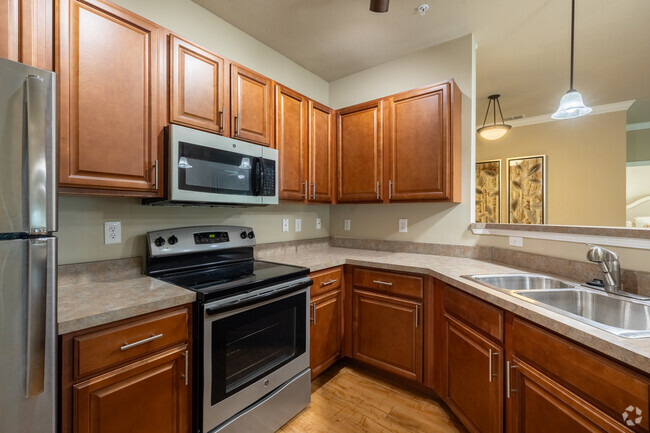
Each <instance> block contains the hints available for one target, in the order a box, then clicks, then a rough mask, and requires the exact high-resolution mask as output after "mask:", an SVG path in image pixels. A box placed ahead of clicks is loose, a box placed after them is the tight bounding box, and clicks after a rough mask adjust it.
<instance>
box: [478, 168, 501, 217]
mask: <svg viewBox="0 0 650 433" xmlns="http://www.w3.org/2000/svg"><path fill="white" fill-rule="evenodd" d="M476 222H477V223H500V222H501V160H500V159H495V160H491V161H480V162H477V163H476Z"/></svg>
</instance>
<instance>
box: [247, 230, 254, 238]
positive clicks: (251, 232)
mask: <svg viewBox="0 0 650 433" xmlns="http://www.w3.org/2000/svg"><path fill="white" fill-rule="evenodd" d="M254 237H255V233H253V231H252V230H251V231H250V232H248V239H253V238H254Z"/></svg>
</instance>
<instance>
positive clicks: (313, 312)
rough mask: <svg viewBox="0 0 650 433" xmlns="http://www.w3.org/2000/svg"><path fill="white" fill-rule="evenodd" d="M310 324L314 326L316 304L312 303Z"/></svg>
mask: <svg viewBox="0 0 650 433" xmlns="http://www.w3.org/2000/svg"><path fill="white" fill-rule="evenodd" d="M310 307H311V323H312V325H315V324H316V303H315V302H312V303H311V305H310Z"/></svg>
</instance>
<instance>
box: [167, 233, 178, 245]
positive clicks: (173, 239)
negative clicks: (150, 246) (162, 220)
mask: <svg viewBox="0 0 650 433" xmlns="http://www.w3.org/2000/svg"><path fill="white" fill-rule="evenodd" d="M167 242H169V245H176V244H177V243H178V238H177V237H176V236H174V235H171V236H170V237H169V239H167Z"/></svg>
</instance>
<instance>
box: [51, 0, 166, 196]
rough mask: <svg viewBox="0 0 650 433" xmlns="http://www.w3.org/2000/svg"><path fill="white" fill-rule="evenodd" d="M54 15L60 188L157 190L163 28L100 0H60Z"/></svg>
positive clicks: (136, 192) (129, 192)
mask: <svg viewBox="0 0 650 433" xmlns="http://www.w3.org/2000/svg"><path fill="white" fill-rule="evenodd" d="M58 22H59V29H58V34H59V54H58V71H57V72H59V111H60V130H59V133H60V171H59V180H60V185H61V186H62V187H63V188H62V190H64V191H65V190H67V191H68V192H70V191H75V190H71V189H66V188H65V187H76V188H77V190H76V191H80V190H79V189H78V188H85V190H83V191H82V192H92V193H100V194H102V193H105V194H116V195H138V196H159V195H160V194H161V193H162V191H161V188H158V185H159V184H160V182H159V180H158V179H157V178H156V175H158V176H160V175H161V173H162V171H160V172H159V170H158V166H159V159H160V156H161V155H162V139H163V118H162V117H163V116H161V112H162V111H163V110H164V106H165V104H164V102H163V101H164V99H163V98H164V96H165V95H164V84H165V83H164V80H163V79H162V77H163V76H164V74H163V72H164V67H165V66H164V64H165V62H164V51H165V49H164V39H163V38H162V37H161V33H162V30H161V29H160V28H159V27H158V26H157V25H156V24H154V23H152V22H150V21H147V20H145V19H144V18H141V17H139V16H138V15H135V14H133V13H131V12H129V11H127V10H126V9H123V8H121V7H118V6H115V5H112V4H109V3H105V2H103V1H100V0H65V1H61V2H60V4H59V20H58Z"/></svg>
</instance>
